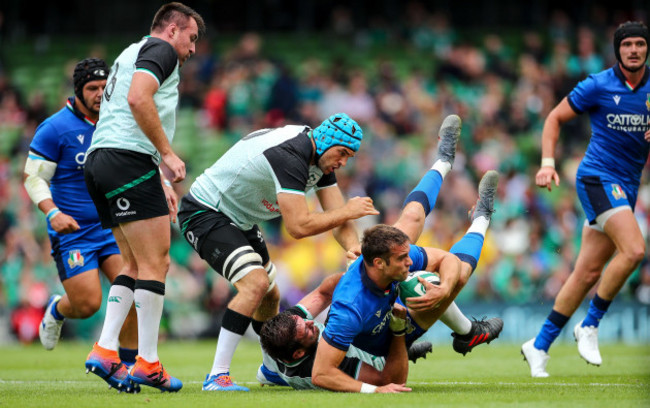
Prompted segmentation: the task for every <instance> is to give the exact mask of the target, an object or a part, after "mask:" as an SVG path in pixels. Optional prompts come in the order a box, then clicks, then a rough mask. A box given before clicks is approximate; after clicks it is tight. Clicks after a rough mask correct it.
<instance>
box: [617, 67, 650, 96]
mask: <svg viewBox="0 0 650 408" xmlns="http://www.w3.org/2000/svg"><path fill="white" fill-rule="evenodd" d="M613 68H614V74H615V75H616V77H617V78H618V79H619V80H620V81H621V82H622V83H623V86H625V87H626V88H627V87H628V86H627V78H625V75H624V74H623V71H621V66H620V64H619V63H616V65H614V67H613ZM649 75H650V68H648V66H647V65H646V66H645V72H644V73H643V78H641V82H639V84H638V85H637V86H636V87H635V88H634V89H632V92H636V91H637V89H639V88H641V87H642V86H643V85H645V84H646V82H648V76H649Z"/></svg>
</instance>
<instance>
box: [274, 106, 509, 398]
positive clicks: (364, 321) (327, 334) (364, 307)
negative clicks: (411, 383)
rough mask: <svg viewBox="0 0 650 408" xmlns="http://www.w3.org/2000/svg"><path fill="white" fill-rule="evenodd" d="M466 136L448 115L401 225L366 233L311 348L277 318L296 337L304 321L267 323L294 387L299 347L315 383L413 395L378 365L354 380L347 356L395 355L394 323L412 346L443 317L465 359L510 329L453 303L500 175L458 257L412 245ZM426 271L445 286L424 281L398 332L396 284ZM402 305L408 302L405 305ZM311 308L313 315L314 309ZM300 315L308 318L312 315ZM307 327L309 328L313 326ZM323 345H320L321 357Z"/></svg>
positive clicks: (456, 249)
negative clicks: (353, 352) (290, 339)
mask: <svg viewBox="0 0 650 408" xmlns="http://www.w3.org/2000/svg"><path fill="white" fill-rule="evenodd" d="M459 134H460V119H459V118H458V117H457V116H450V117H448V118H446V119H445V121H444V122H443V125H442V127H441V131H440V135H441V143H440V144H439V147H438V157H439V158H438V160H437V161H436V163H434V165H433V167H432V169H431V170H430V171H429V172H428V173H427V174H425V176H424V177H423V178H422V180H421V181H420V183H419V184H418V186H416V188H415V189H414V190H413V192H412V193H411V194H409V196H408V197H407V199H406V202H405V205H404V208H403V210H402V214H401V215H400V218H399V220H398V221H397V222H396V223H395V225H394V226H393V227H389V226H386V225H379V226H376V227H373V228H370V229H369V230H367V231H366V232H365V234H364V238H363V243H362V248H361V252H362V256H361V257H360V258H359V259H357V260H356V261H355V262H354V263H353V264H352V265H350V267H349V268H348V271H347V272H346V273H345V274H344V275H343V277H342V278H341V281H340V284H339V285H338V286H337V287H336V290H335V292H334V299H333V301H332V306H331V308H330V312H329V315H328V320H327V326H326V327H325V329H324V331H322V340H320V342H319V341H318V337H317V336H311V337H310V339H309V343H308V344H305V343H304V342H303V343H302V344H301V343H298V344H295V342H294V344H286V343H287V337H284V338H283V336H282V333H280V332H281V331H282V330H280V332H278V330H277V329H275V326H276V325H277V323H276V322H275V321H276V319H280V320H281V319H285V320H286V323H288V327H289V332H292V331H295V330H297V328H298V327H303V323H302V319H300V318H298V317H291V318H290V319H289V320H287V317H286V316H285V317H282V316H281V315H282V314H281V315H279V317H276V318H274V319H272V320H271V321H270V323H268V324H267V325H265V329H264V330H263V331H262V335H261V339H262V344H263V347H264V348H265V349H266V351H267V352H269V354H271V355H272V356H273V357H274V358H275V359H276V362H277V363H278V364H277V365H278V367H279V368H280V373H281V376H285V377H282V378H283V379H284V380H285V381H287V382H289V383H290V381H291V380H290V379H287V378H286V375H287V373H289V372H288V371H287V370H283V369H282V367H289V366H291V367H293V365H294V364H295V361H289V360H288V359H287V358H288V357H293V358H294V359H295V358H296V357H299V354H298V355H295V354H293V350H291V349H292V348H295V347H297V349H296V350H300V349H304V350H306V351H308V352H309V353H310V354H311V355H312V357H311V360H310V361H309V362H308V363H309V364H312V363H313V371H312V372H311V374H312V375H313V377H312V379H311V381H312V382H313V385H315V386H318V387H323V388H327V389H331V390H335V391H351V392H400V391H408V389H407V388H405V387H404V386H403V384H401V385H400V384H395V383H394V381H393V380H391V378H392V379H394V378H403V379H404V380H405V379H406V376H405V374H404V375H403V376H402V377H395V376H394V373H392V370H391V372H390V373H389V374H388V375H386V373H381V372H377V370H372V369H371V368H372V367H366V366H363V367H362V368H361V370H363V372H365V373H366V374H367V376H366V375H361V376H359V375H358V374H359V373H361V372H356V375H352V373H353V372H352V371H350V370H348V369H346V364H343V363H345V362H346V361H347V360H346V359H348V353H349V352H350V351H351V350H356V349H360V350H363V351H364V352H366V353H368V354H371V355H374V356H383V357H385V356H390V355H391V354H392V353H393V350H394V349H393V348H392V347H393V344H394V341H393V340H391V338H392V337H391V330H389V327H390V326H393V329H395V328H396V326H397V327H398V330H397V331H398V334H399V335H406V339H405V340H406V343H405V344H406V345H411V344H412V343H413V342H414V341H415V340H416V339H417V338H419V337H420V336H421V335H422V334H423V333H424V332H425V331H426V330H427V329H428V328H429V327H431V325H433V323H434V322H435V321H436V320H438V319H439V318H441V319H442V320H443V321H444V322H445V324H447V325H448V326H449V327H450V328H452V330H454V332H455V333H454V349H455V350H456V351H459V352H461V353H463V354H465V353H466V352H468V351H471V349H472V348H473V347H475V346H476V345H478V344H481V343H483V342H488V343H489V342H490V341H492V340H493V339H494V338H496V337H497V336H498V335H499V333H500V331H501V329H502V327H503V322H502V321H501V319H490V320H488V321H481V322H478V321H476V320H475V321H474V322H470V321H469V320H468V319H467V318H466V317H465V316H464V315H463V314H462V313H461V312H460V310H459V309H458V308H457V307H456V306H455V304H453V299H454V298H455V297H456V296H457V294H458V293H459V291H460V290H461V289H462V287H463V286H464V285H465V283H466V282H467V280H468V279H469V277H470V275H471V273H472V272H473V270H474V268H475V266H476V263H477V262H478V258H479V255H480V252H481V248H482V245H483V238H484V235H485V232H486V230H487V227H488V225H489V220H490V217H491V214H492V212H493V202H494V195H495V193H496V185H497V182H498V174H497V173H496V172H494V171H490V172H488V173H486V175H485V176H484V177H483V179H482V180H481V183H480V186H479V200H478V202H477V206H476V207H475V209H474V211H473V213H472V217H471V219H472V225H471V227H470V229H469V230H468V232H467V234H466V235H465V236H464V237H463V238H462V239H461V240H460V241H459V242H458V243H457V244H455V245H454V246H453V247H452V249H451V253H448V252H445V251H442V250H439V249H434V248H422V247H418V246H415V245H409V243H410V242H415V241H416V240H417V239H418V237H419V236H420V234H421V231H422V228H423V226H424V219H425V218H426V216H427V215H428V213H429V212H430V210H431V208H432V207H433V205H434V204H435V201H436V199H437V195H438V192H439V190H440V186H441V184H442V180H443V178H444V176H445V175H446V174H447V172H448V171H449V170H451V166H452V164H453V160H454V155H455V146H456V140H457V139H458V135H459ZM452 254H453V255H452ZM454 255H455V256H454ZM421 269H427V270H432V271H434V270H435V271H438V272H439V274H440V276H441V283H440V285H438V286H434V285H433V284H431V283H428V282H425V281H424V280H422V279H421V280H420V282H421V283H422V284H423V285H425V287H426V289H427V291H426V294H425V295H424V296H422V297H419V298H409V299H408V300H407V306H408V307H409V310H408V315H407V318H406V319H405V321H404V322H403V323H402V325H401V329H399V326H400V325H399V324H398V323H399V319H397V321H394V322H391V309H392V308H393V304H394V303H395V301H396V298H397V292H396V287H397V283H398V282H399V281H402V280H404V279H405V278H406V277H407V274H408V272H409V270H421ZM398 302H399V303H398V304H401V301H399V300H398ZM305 306H306V309H307V310H308V311H309V310H310V305H305ZM450 306H451V307H450ZM289 313H290V312H289ZM443 313H444V314H443ZM285 314H286V312H285ZM300 317H303V318H304V317H306V315H305V314H303V315H302V316H300ZM307 317H308V316H307ZM304 324H305V325H307V326H306V327H309V325H308V324H307V323H304ZM291 327H293V328H291ZM459 333H463V334H464V335H460V334H459ZM285 335H286V333H285ZM289 337H291V336H289ZM314 337H316V338H315V339H314ZM283 344H284V345H285V346H286V349H287V351H284V354H280V353H278V351H279V350H281V346H282V345H283ZM316 345H318V348H317V352H316V356H315V359H314V357H313V352H314V349H316ZM403 348H404V347H403ZM404 349H405V348H404ZM389 360H390V358H389ZM402 360H404V359H402ZM404 363H405V361H402V367H404V365H403V364H404ZM342 364H343V365H342ZM387 364H388V363H387ZM406 368H407V366H406ZM368 378H371V379H372V380H371V381H370V380H369V381H370V383H366V382H365V380H366V379H368ZM355 379H356V380H355ZM402 383H403V381H402ZM290 384H291V383H290ZM375 385H380V387H379V388H377V387H376V386H375Z"/></svg>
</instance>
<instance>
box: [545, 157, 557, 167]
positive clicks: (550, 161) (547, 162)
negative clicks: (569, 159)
mask: <svg viewBox="0 0 650 408" xmlns="http://www.w3.org/2000/svg"><path fill="white" fill-rule="evenodd" d="M542 167H552V168H555V159H554V158H552V157H542Z"/></svg>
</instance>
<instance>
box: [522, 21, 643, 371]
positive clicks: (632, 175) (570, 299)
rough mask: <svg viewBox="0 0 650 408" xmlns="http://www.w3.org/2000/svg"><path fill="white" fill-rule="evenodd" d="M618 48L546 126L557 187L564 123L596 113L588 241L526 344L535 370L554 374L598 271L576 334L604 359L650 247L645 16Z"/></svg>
mask: <svg viewBox="0 0 650 408" xmlns="http://www.w3.org/2000/svg"><path fill="white" fill-rule="evenodd" d="M614 53H615V54H616V59H617V60H618V63H617V64H616V65H615V66H614V67H612V68H610V69H607V70H605V71H603V72H600V73H598V74H594V75H590V76H589V77H588V78H587V79H585V80H584V81H582V82H580V83H579V84H578V85H577V86H576V87H575V88H574V89H573V91H571V93H570V94H569V95H568V96H567V97H565V98H564V99H563V100H562V101H561V102H560V103H559V104H558V105H557V106H556V107H555V108H554V109H553V110H552V111H551V113H550V114H549V116H548V118H547V119H546V122H545V123H544V129H543V131H542V163H541V168H540V169H539V171H538V172H537V175H536V178H535V181H536V183H537V185H538V186H539V187H546V188H548V189H549V190H551V183H552V182H555V185H556V186H558V185H559V183H560V177H559V175H558V173H557V172H556V170H555V160H554V158H553V156H554V152H555V146H556V144H557V141H558V138H559V133H560V126H561V125H562V124H564V123H565V122H567V121H569V120H571V119H573V118H575V117H576V116H578V114H581V113H583V112H588V114H589V118H590V120H591V128H592V135H591V140H590V142H589V146H588V147H587V152H586V153H585V156H584V158H583V160H582V162H581V163H580V166H579V167H578V171H577V175H576V190H577V193H578V198H579V199H580V202H581V204H582V207H583V209H584V211H585V214H586V216H587V219H586V220H585V225H584V227H583V229H582V244H581V247H580V252H579V254H578V259H577V260H576V263H575V267H574V269H573V272H572V273H571V275H570V276H569V279H568V280H567V281H566V282H565V283H564V285H563V286H562V289H560V292H559V293H558V295H557V297H556V299H555V304H554V305H553V310H551V313H550V314H549V315H548V317H547V319H546V321H545V322H544V324H543V325H542V328H541V330H540V331H539V333H538V334H537V336H536V337H535V338H533V339H531V340H529V341H527V342H526V343H524V344H523V346H522V348H521V353H522V354H523V355H524V359H525V360H526V361H527V362H528V364H529V366H530V373H531V375H532V376H533V377H548V373H547V372H546V365H547V363H548V360H549V358H550V357H549V355H548V350H549V348H550V347H551V344H552V343H553V341H555V339H556V338H557V336H559V334H560V332H561V331H562V328H563V327H564V325H565V324H566V323H567V322H568V321H569V318H570V317H571V316H572V315H573V313H574V312H575V311H576V309H577V308H578V307H579V306H580V304H581V303H582V301H583V300H584V298H585V296H586V295H587V293H588V292H589V290H591V288H592V287H593V286H594V285H596V283H597V282H598V280H599V279H600V284H599V285H598V288H597V291H596V294H595V295H594V298H593V299H592V300H591V303H590V304H589V310H588V312H587V316H586V317H585V318H584V319H583V320H582V321H581V322H579V323H578V324H577V325H576V326H575V327H574V328H573V334H574V336H575V339H576V341H577V343H578V352H579V354H580V356H581V357H582V358H584V359H585V360H586V361H587V363H589V364H594V365H600V364H601V363H602V357H601V355H600V351H599V349H598V326H599V323H600V319H602V317H603V316H604V315H605V313H606V312H607V309H608V308H609V306H610V304H611V303H612V301H613V300H614V297H616V295H617V294H618V292H619V291H620V289H621V287H623V285H624V283H625V281H626V280H627V278H628V277H629V276H630V274H631V273H632V272H633V271H634V270H635V269H636V267H637V266H638V265H639V263H640V262H641V260H642V259H643V257H644V255H645V242H644V239H643V234H642V233H641V229H640V228H639V224H638V222H637V220H636V218H635V216H634V205H635V203H636V198H637V194H638V192H639V183H640V180H641V171H642V170H643V166H644V165H645V163H646V162H647V160H648V153H649V152H650V83H649V82H648V76H649V71H648V67H647V66H646V65H645V62H646V60H647V58H648V28H647V27H646V26H645V25H644V24H642V23H640V22H629V21H628V22H626V23H624V24H621V25H620V26H619V27H618V29H617V30H616V32H615V33H614ZM608 262H609V264H608ZM606 264H607V267H606V268H605V265H606ZM603 268H605V269H604V271H603Z"/></svg>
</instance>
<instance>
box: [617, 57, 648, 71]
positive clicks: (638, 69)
mask: <svg viewBox="0 0 650 408" xmlns="http://www.w3.org/2000/svg"><path fill="white" fill-rule="evenodd" d="M646 60H647V59H646ZM621 66H622V67H623V68H625V70H626V71H628V72H638V71H640V70H642V69H643V67H645V61H643V64H641V65H639V66H638V67H636V68H630V67H628V66H627V65H625V64H623V63H622V62H621Z"/></svg>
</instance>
